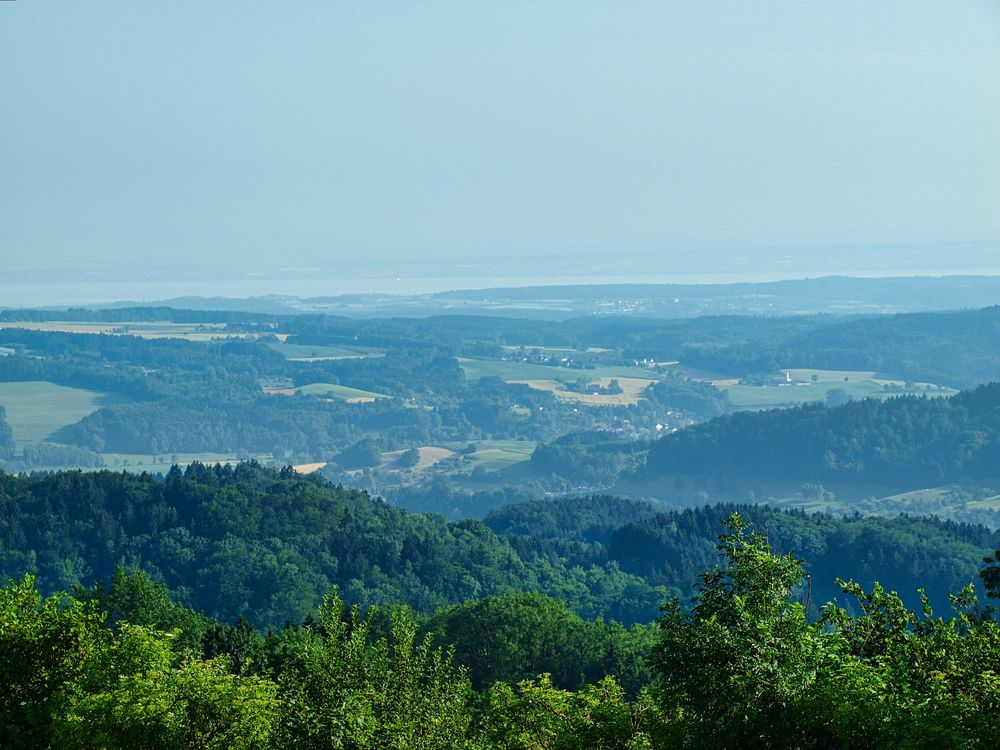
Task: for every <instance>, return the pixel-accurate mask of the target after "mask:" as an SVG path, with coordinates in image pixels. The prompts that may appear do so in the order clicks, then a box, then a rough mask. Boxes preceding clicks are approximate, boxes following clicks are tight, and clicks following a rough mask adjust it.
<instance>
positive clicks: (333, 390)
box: [297, 383, 392, 404]
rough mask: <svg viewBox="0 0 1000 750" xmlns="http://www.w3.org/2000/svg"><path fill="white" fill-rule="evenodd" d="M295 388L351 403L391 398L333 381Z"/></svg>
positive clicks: (306, 393) (309, 393) (308, 393)
mask: <svg viewBox="0 0 1000 750" xmlns="http://www.w3.org/2000/svg"><path fill="white" fill-rule="evenodd" d="M297 390H298V391H299V392H300V393H304V394H305V395H307V396H325V397H327V398H335V399H339V400H341V401H347V402H348V403H352V404H361V403H371V402H372V401H375V400H376V399H380V398H392V396H387V395H386V394H384V393H375V392H374V391H365V390H362V389H361V388H351V387H349V386H346V385H334V384H333V383H309V384H308V385H303V386H299V388H298V389H297Z"/></svg>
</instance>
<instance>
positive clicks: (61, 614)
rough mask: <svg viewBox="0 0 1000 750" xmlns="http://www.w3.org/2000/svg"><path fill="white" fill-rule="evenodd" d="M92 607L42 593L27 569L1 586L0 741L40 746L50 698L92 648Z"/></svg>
mask: <svg viewBox="0 0 1000 750" xmlns="http://www.w3.org/2000/svg"><path fill="white" fill-rule="evenodd" d="M100 623H101V617H100V616H99V615H98V614H97V612H96V611H95V610H94V609H93V608H92V607H85V606H84V605H82V604H81V603H79V602H76V601H73V600H68V601H67V600H64V599H63V598H62V597H58V596H53V597H49V598H47V599H43V598H42V596H41V595H40V594H39V593H38V591H37V590H36V589H35V582H34V579H33V578H32V577H31V576H30V575H26V576H25V577H24V579H23V580H21V581H20V582H16V581H11V582H10V583H9V584H8V585H7V586H6V587H5V588H3V589H0V746H2V747H26V748H27V747H45V745H46V742H45V738H46V737H47V736H48V734H49V731H50V725H51V722H52V710H53V705H54V703H55V701H54V699H55V697H56V696H57V695H58V693H59V691H60V690H61V688H62V687H63V685H64V684H65V683H66V682H67V681H69V680H72V679H74V678H75V677H77V676H78V675H80V674H81V671H82V664H83V662H84V661H85V660H86V659H87V658H88V656H89V655H90V654H91V652H92V651H93V650H94V649H95V648H96V646H97V644H96V643H95V640H96V631H97V628H98V627H99V626H100Z"/></svg>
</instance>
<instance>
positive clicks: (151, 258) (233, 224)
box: [0, 0, 1000, 304]
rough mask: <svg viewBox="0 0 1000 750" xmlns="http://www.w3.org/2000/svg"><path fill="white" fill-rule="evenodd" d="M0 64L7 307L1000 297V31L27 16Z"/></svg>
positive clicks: (770, 10) (904, 16)
mask: <svg viewBox="0 0 1000 750" xmlns="http://www.w3.org/2000/svg"><path fill="white" fill-rule="evenodd" d="M0 64H2V69H3V73H2V74H0V75H2V76H3V82H4V96H3V97H2V99H0V113H2V115H3V116H2V117H0V142H2V143H3V144H4V146H3V148H2V150H0V170H2V172H3V174H4V175H5V178H4V180H2V181H0V248H2V253H3V262H4V266H5V268H6V269H7V274H6V277H7V278H6V281H5V282H0V303H6V304H23V302H22V301H20V300H17V299H15V296H16V292H17V285H20V286H21V287H22V291H23V293H24V295H25V296H29V290H28V288H27V286H25V285H30V284H32V283H37V282H38V278H39V276H40V275H41V276H45V275H51V281H53V282H54V283H56V284H58V285H61V286H54V287H50V288H49V290H48V291H47V292H44V293H43V292H39V294H41V295H42V296H41V297H38V298H37V303H38V304H52V303H54V302H56V301H63V299H62V298H64V301H66V302H71V303H72V302H83V301H97V299H96V298H95V299H90V297H94V296H95V295H97V296H101V295H105V294H111V295H112V297H115V294H114V293H113V292H114V290H117V291H118V292H122V293H121V294H118V295H117V297H115V298H118V299H121V298H123V297H127V296H129V295H128V294H127V292H126V291H125V290H126V289H127V288H130V289H132V290H137V289H143V288H149V289H152V288H153V287H156V285H157V284H161V285H163V284H167V283H168V282H170V283H173V286H172V287H170V289H173V290H174V293H176V294H183V293H190V291H191V290H192V289H193V288H195V287H196V286H197V288H198V289H202V290H203V291H202V293H207V294H208V293H210V292H211V289H212V280H213V279H216V280H218V281H219V289H220V293H227V290H228V293H236V294H238V293H239V292H240V290H241V289H244V290H247V291H248V293H254V294H257V293H261V289H260V288H258V286H259V285H262V284H266V283H272V284H273V286H274V289H273V291H275V292H285V293H287V292H288V291H289V290H290V289H293V288H299V289H301V290H302V293H316V292H315V290H311V286H320V285H321V284H323V283H326V284H327V286H326V287H324V288H326V289H328V292H329V293H337V292H343V291H400V292H407V291H415V290H418V288H422V287H426V289H423V290H431V288H432V287H434V288H454V286H452V287H449V283H450V282H449V280H451V281H456V280H461V281H468V282H469V283H473V284H474V285H478V286H490V285H497V286H502V285H513V284H514V283H518V281H517V280H520V281H521V282H531V281H532V280H534V279H536V278H537V279H542V280H546V281H548V282H550V283H560V281H565V282H567V283H574V282H577V283H579V282H580V281H581V280H594V281H597V280H601V279H605V278H607V279H615V280H618V279H622V280H624V279H629V278H635V279H639V280H642V279H645V280H653V279H663V280H685V279H690V280H695V279H697V280H711V279H717V280H727V279H728V280H735V279H739V278H742V279H747V280H752V279H754V278H760V279H764V278H797V277H802V276H808V275H818V274H830V273H851V274H859V275H908V274H934V275H938V274H947V273H1000V87H998V86H997V85H996V82H997V81H998V80H1000V5H997V4H996V3H994V2H987V1H985V0H982V1H973V0H968V1H966V2H957V3H951V4H947V5H942V4H940V3H932V2H886V3H879V4H877V6H876V5H872V4H870V3H863V2H860V1H857V0H852V1H849V2H842V3H837V4H835V5H833V4H824V3H817V2H804V3H795V4H792V3H781V2H763V3H754V4H740V3H735V2H723V3H716V4H713V5H712V7H711V8H707V7H704V6H700V5H696V4H692V3H637V4H633V5H630V6H629V8H628V12H623V9H622V7H621V6H620V5H619V4H613V3H608V2H599V3H592V4H587V5H586V6H583V5H581V4H577V3H569V2H553V3H546V4H543V5H531V4H526V3H507V4H503V6H496V7H485V6H471V5H468V4H462V3H449V2H439V3H430V4H422V5H420V6H419V7H417V6H412V7H411V6H407V5H403V4H395V3H364V4H361V3H334V4H330V3H320V2H303V3H297V4H295V5H294V6H279V5H276V4H273V3H265V2H239V3H236V2H219V3H212V4H209V5H204V4H202V5H197V6H178V5H163V6H158V7H156V6H148V5H137V4H134V3H127V2H119V1H113V0H104V1H102V2H94V3H88V4H72V5H67V4H62V5H55V4H44V3H40V2H37V1H34V0H18V1H17V2H12V3H3V4H0ZM84 272H86V273H87V274H89V276H83V275H82V273H84ZM296 274H297V275H298V277H299V278H298V279H297V278H296ZM206 276H207V278H206ZM324 279H325V282H324ZM490 279H495V283H493V284H490V283H488V282H489V280H490ZM476 280H479V282H480V283H478V284H475V282H476ZM511 280H513V283H512V281H511ZM258 282H259V285H258V286H255V284H258ZM397 282H398V283H397ZM88 283H89V284H91V288H90V291H86V290H85V287H86V285H87V284H88ZM338 283H339V286H337V284H338ZM95 284H96V285H97V286H94V285H95ZM101 284H105V285H111V286H110V287H108V288H104V287H100V285H101ZM129 284H131V287H129V286H128V285H129ZM143 284H145V285H147V286H146V287H142V286H141V285H143ZM366 284H367V285H368V286H367V287H366V286H365V285H366ZM116 285H117V286H116ZM149 285H153V287H150V286H149ZM227 285H228V286H227ZM241 285H242V286H241ZM456 285H460V284H456ZM156 288H162V289H163V293H161V294H160V295H159V296H160V297H161V298H162V297H163V296H171V293H170V291H169V290H168V289H167V288H166V287H165V286H163V287H156ZM74 289H75V290H77V295H76V296H77V297H78V298H77V299H70V298H69V297H70V296H72V293H73V291H74ZM67 295H69V296H67ZM52 296H58V297H60V298H61V299H60V300H57V299H50V298H49V297H52ZM155 296H156V295H155V294H154V295H153V297H151V298H154V297H155ZM85 298H86V299H85ZM108 299H110V298H108Z"/></svg>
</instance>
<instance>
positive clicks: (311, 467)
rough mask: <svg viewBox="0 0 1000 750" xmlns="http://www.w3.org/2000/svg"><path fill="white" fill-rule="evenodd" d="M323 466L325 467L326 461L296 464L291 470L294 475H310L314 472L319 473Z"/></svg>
mask: <svg viewBox="0 0 1000 750" xmlns="http://www.w3.org/2000/svg"><path fill="white" fill-rule="evenodd" d="M324 466H326V461H321V462H320V463H315V464H297V465H296V466H293V467H292V468H293V469H295V473H296V474H312V473H313V472H314V471H319V470H320V469H322V468H323V467H324Z"/></svg>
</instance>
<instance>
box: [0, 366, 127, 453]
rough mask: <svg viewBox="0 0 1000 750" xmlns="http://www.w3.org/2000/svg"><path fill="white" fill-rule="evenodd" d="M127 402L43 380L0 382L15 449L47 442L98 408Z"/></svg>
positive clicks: (2, 404)
mask: <svg viewBox="0 0 1000 750" xmlns="http://www.w3.org/2000/svg"><path fill="white" fill-rule="evenodd" d="M127 402H128V399H127V398H126V397H123V396H119V395H115V394H107V393H101V392H100V391H89V390H84V389H83V388H70V387H67V386H64V385H56V384H55V383H49V382H46V381H38V380H31V381H24V382H17V383H0V406H4V407H6V409H7V422H8V424H10V426H11V429H12V430H13V431H14V440H15V441H16V442H17V444H18V446H22V445H23V444H24V443H28V442H37V441H40V440H47V439H49V438H50V437H51V436H52V435H53V434H54V433H55V432H58V431H59V429H60V428H62V427H66V426H68V425H71V424H74V423H75V422H78V421H80V420H81V419H83V418H84V417H86V416H87V415H88V414H91V413H92V412H95V411H97V410H98V409H100V408H101V407H102V406H109V405H111V404H120V403H127Z"/></svg>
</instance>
